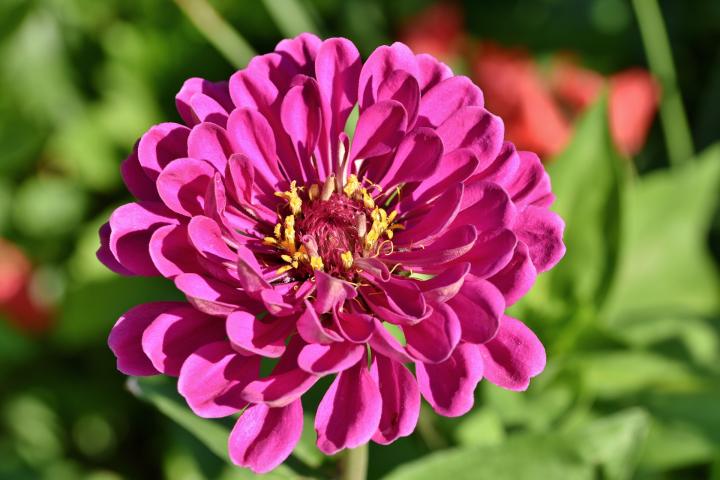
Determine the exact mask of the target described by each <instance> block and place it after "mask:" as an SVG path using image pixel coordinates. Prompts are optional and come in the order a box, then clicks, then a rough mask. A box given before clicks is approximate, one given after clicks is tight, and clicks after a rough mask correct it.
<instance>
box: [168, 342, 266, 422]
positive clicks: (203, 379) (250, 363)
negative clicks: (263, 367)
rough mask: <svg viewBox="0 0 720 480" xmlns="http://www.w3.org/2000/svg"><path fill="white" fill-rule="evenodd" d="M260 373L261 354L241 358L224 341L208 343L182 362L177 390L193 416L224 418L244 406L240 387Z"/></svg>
mask: <svg viewBox="0 0 720 480" xmlns="http://www.w3.org/2000/svg"><path fill="white" fill-rule="evenodd" d="M259 372H260V357H258V356H255V355H253V356H251V357H244V356H242V355H240V354H238V353H237V352H236V351H235V350H233V349H232V347H231V346H230V343H228V342H227V341H225V340H223V341H220V342H214V343H209V344H207V345H205V346H203V347H201V348H200V349H198V350H197V351H195V352H194V353H193V354H191V355H190V356H189V357H188V358H187V360H185V363H183V366H182V368H181V369H180V377H179V379H178V392H179V393H180V395H182V396H183V397H185V400H187V403H188V405H189V406H190V408H191V409H192V411H193V412H195V414H196V415H198V416H200V417H204V418H219V417H227V416H228V415H232V414H233V413H236V412H238V411H239V410H242V409H243V408H244V407H245V405H246V404H247V402H245V401H244V400H243V399H242V395H241V393H242V389H243V387H244V386H245V385H247V384H248V383H249V382H250V381H252V380H254V379H256V378H257V377H258V375H259Z"/></svg>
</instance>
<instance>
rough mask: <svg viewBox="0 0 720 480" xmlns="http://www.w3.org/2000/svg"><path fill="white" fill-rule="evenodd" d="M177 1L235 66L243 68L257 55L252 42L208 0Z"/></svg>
mask: <svg viewBox="0 0 720 480" xmlns="http://www.w3.org/2000/svg"><path fill="white" fill-rule="evenodd" d="M175 3H176V4H177V6H178V7H180V10H182V11H183V13H184V14H185V16H187V17H188V19H190V21H191V22H192V23H193V24H194V25H195V27H197V29H198V30H200V33H202V34H203V36H204V37H205V38H207V40H208V41H209V42H210V43H211V44H212V45H213V46H214V47H215V48H216V49H217V50H218V51H219V52H220V53H221V54H222V55H223V57H225V59H226V60H227V61H228V62H230V63H231V64H232V65H233V66H234V67H235V68H243V67H244V66H245V65H246V64H247V63H248V62H249V61H250V59H251V58H252V57H254V56H255V55H256V53H255V51H254V50H253V48H252V47H251V46H250V44H248V43H247V41H246V40H245V39H244V38H243V37H242V36H241V35H240V34H239V33H238V32H237V31H236V30H235V29H234V28H233V27H231V26H230V24H228V23H227V22H226V21H225V19H224V18H222V17H221V16H220V14H219V13H218V12H217V10H215V8H214V7H213V6H212V5H211V4H210V3H209V2H208V1H207V0H175Z"/></svg>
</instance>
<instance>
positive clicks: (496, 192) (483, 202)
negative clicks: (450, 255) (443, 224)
mask: <svg viewBox="0 0 720 480" xmlns="http://www.w3.org/2000/svg"><path fill="white" fill-rule="evenodd" d="M515 216H516V210H515V205H513V203H512V201H510V197H508V194H507V192H505V190H504V189H503V188H502V187H501V186H500V185H497V184H495V183H490V182H483V181H479V182H473V183H471V184H468V185H466V186H465V192H464V194H463V199H462V207H461V211H460V213H459V214H458V216H457V217H456V218H455V221H454V224H455V225H466V224H471V225H474V226H475V228H477V230H478V232H487V231H495V230H498V229H501V228H508V227H510V226H511V225H512V224H513V221H514V220H515Z"/></svg>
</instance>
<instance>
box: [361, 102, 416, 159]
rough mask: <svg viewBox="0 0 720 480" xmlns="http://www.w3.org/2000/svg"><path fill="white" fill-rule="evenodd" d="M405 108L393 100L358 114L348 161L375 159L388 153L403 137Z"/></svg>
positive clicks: (376, 104)
mask: <svg viewBox="0 0 720 480" xmlns="http://www.w3.org/2000/svg"><path fill="white" fill-rule="evenodd" d="M406 128H407V115H406V113H405V108H404V107H403V106H402V105H401V104H400V103H399V102H396V101H394V100H384V101H382V102H378V103H375V104H373V105H372V106H371V107H370V108H368V109H367V110H365V111H364V112H362V113H361V114H360V117H359V118H358V123H357V127H356V128H355V136H354V137H353V142H352V145H351V147H350V159H351V160H355V159H360V158H362V159H364V158H368V157H377V156H380V155H384V154H386V153H388V152H390V151H391V150H392V149H393V148H395V147H396V146H397V145H398V144H399V143H400V140H402V138H403V136H404V135H405V129H406Z"/></svg>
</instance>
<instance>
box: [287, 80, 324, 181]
mask: <svg viewBox="0 0 720 480" xmlns="http://www.w3.org/2000/svg"><path fill="white" fill-rule="evenodd" d="M280 118H281V120H282V124H283V128H284V129H285V131H286V132H287V134H288V136H289V137H290V141H291V142H292V146H293V148H294V156H295V158H293V159H285V162H284V163H283V165H284V166H285V169H286V170H287V172H288V175H289V176H290V177H291V178H294V179H296V180H298V181H303V180H304V181H314V180H316V179H317V173H316V172H315V168H314V167H313V164H312V162H311V159H310V156H311V155H312V154H313V151H314V150H315V147H316V146H317V142H318V139H319V138H320V128H321V127H322V110H321V107H320V91H319V90H318V85H317V82H316V81H315V80H314V79H312V78H307V79H306V81H305V82H303V83H302V84H300V85H296V86H294V87H292V88H290V90H288V91H287V92H286V93H285V98H284V99H283V102H282V107H281V110H280Z"/></svg>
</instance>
